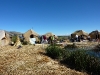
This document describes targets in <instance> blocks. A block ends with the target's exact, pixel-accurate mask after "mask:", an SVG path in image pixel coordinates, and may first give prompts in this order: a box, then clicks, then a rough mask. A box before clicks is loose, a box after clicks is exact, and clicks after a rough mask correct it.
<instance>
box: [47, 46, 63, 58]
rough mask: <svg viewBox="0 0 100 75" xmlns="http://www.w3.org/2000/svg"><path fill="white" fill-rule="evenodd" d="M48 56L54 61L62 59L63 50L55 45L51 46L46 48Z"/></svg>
mask: <svg viewBox="0 0 100 75" xmlns="http://www.w3.org/2000/svg"><path fill="white" fill-rule="evenodd" d="M46 54H47V55H48V56H50V57H51V58H54V59H61V58H62V54H63V50H62V49H61V48H60V47H58V46H55V45H50V46H48V47H47V48H46Z"/></svg>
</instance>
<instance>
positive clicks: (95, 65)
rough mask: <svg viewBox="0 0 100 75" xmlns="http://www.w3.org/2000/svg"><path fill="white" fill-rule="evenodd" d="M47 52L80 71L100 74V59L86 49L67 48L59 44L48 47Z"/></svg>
mask: <svg viewBox="0 0 100 75" xmlns="http://www.w3.org/2000/svg"><path fill="white" fill-rule="evenodd" d="M46 54H47V55H48V56H50V57H52V58H54V59H59V58H61V59H60V60H59V61H60V62H61V63H64V64H66V65H67V66H69V67H70V68H74V69H76V70H79V71H85V72H89V73H91V74H92V75H99V74H100V60H99V59H98V58H96V57H93V56H90V55H89V54H87V52H86V50H83V49H81V50H73V51H72V50H71V51H70V50H67V49H61V48H60V47H59V46H56V45H50V46H49V47H47V48H46Z"/></svg>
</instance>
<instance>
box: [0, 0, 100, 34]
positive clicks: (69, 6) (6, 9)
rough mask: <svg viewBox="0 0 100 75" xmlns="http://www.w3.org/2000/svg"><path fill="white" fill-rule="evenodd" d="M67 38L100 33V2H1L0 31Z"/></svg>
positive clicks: (32, 0) (93, 0) (30, 0)
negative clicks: (30, 31) (82, 33)
mask: <svg viewBox="0 0 100 75" xmlns="http://www.w3.org/2000/svg"><path fill="white" fill-rule="evenodd" d="M31 28H33V30H34V31H35V32H37V33H38V34H45V33H47V32H52V33H54V34H56V35H68V34H71V33H72V32H74V31H76V30H84V31H86V32H88V33H89V32H91V31H93V30H100V0H0V29H3V30H7V31H18V32H22V33H24V32H26V31H27V30H29V29H31Z"/></svg>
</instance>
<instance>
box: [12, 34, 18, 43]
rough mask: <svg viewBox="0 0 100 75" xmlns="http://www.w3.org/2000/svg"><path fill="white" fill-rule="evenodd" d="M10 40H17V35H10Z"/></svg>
mask: <svg viewBox="0 0 100 75" xmlns="http://www.w3.org/2000/svg"><path fill="white" fill-rule="evenodd" d="M11 41H12V42H14V43H15V42H16V41H17V35H14V36H12V38H11Z"/></svg>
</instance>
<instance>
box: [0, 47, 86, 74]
mask: <svg viewBox="0 0 100 75" xmlns="http://www.w3.org/2000/svg"><path fill="white" fill-rule="evenodd" d="M42 53H45V51H44V50H43V49H42V47H41V45H36V46H32V45H26V46H23V47H22V48H20V49H17V47H15V46H5V47H2V48H0V75H87V74H86V73H82V72H78V71H75V70H71V69H70V68H67V67H65V66H62V65H60V64H59V63H58V62H57V61H54V60H53V59H51V58H49V57H47V56H46V55H43V54H42Z"/></svg>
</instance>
